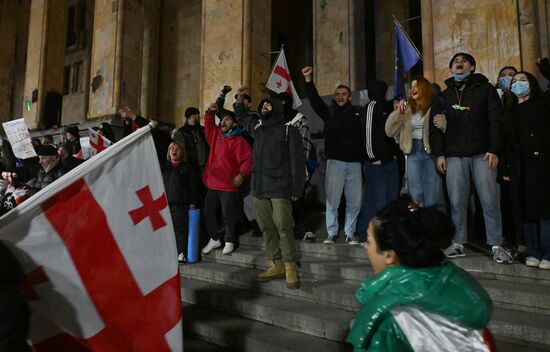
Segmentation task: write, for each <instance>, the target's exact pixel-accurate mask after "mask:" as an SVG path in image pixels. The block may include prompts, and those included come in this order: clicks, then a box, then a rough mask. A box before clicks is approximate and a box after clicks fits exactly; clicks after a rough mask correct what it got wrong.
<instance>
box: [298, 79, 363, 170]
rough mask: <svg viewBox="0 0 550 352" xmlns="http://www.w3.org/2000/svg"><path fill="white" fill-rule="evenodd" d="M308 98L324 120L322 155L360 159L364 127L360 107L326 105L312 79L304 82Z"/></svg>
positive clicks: (330, 157)
mask: <svg viewBox="0 0 550 352" xmlns="http://www.w3.org/2000/svg"><path fill="white" fill-rule="evenodd" d="M306 92H307V97H308V98H309V100H310V103H311V106H312V107H313V110H315V113H316V114H317V115H318V116H319V117H320V118H321V119H322V120H323V121H324V122H325V128H324V134H325V155H326V157H327V159H333V160H340V161H347V162H361V161H363V160H364V159H365V143H364V138H363V131H364V129H363V128H362V127H361V121H360V115H361V108H360V107H357V106H354V105H352V104H351V103H349V102H348V103H347V104H346V105H344V106H343V107H339V106H338V105H336V103H335V102H334V101H333V102H332V104H331V106H327V105H326V104H325V103H324V102H323V99H321V97H320V96H319V93H318V92H317V88H315V84H313V82H306Z"/></svg>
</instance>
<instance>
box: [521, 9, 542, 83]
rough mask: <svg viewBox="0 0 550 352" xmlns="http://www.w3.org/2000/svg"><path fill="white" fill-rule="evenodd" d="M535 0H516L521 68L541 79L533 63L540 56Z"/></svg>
mask: <svg viewBox="0 0 550 352" xmlns="http://www.w3.org/2000/svg"><path fill="white" fill-rule="evenodd" d="M537 10H538V3H537V0H518V17H519V36H520V53H521V66H522V68H523V70H525V71H528V72H531V73H533V74H534V75H536V76H537V78H539V79H541V78H542V76H541V75H540V74H539V69H538V67H537V65H536V63H535V61H536V59H537V58H539V57H540V56H541V48H540V36H539V28H538V18H537Z"/></svg>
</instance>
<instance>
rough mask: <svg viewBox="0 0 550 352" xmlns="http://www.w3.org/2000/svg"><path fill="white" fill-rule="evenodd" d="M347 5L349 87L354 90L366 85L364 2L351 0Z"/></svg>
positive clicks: (363, 87)
mask: <svg viewBox="0 0 550 352" xmlns="http://www.w3.org/2000/svg"><path fill="white" fill-rule="evenodd" d="M349 6H350V11H349V25H350V29H349V33H350V88H351V90H352V91H356V90H360V89H365V86H366V78H365V76H366V68H365V62H366V60H367V58H366V54H367V53H366V51H365V2H364V1H363V0H351V1H350V5H349Z"/></svg>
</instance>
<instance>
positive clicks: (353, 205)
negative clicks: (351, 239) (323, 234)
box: [325, 159, 361, 236]
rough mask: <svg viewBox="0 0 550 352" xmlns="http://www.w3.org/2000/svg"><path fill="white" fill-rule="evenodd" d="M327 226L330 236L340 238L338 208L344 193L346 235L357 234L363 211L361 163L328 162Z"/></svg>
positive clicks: (326, 187) (326, 177)
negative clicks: (359, 217) (357, 226)
mask: <svg viewBox="0 0 550 352" xmlns="http://www.w3.org/2000/svg"><path fill="white" fill-rule="evenodd" d="M325 191H326V195H327V201H326V207H327V212H326V219H325V221H326V225H327V233H328V235H329V236H338V206H339V205H340V200H341V199H342V191H344V194H345V195H346V222H345V225H344V231H345V232H346V235H348V236H351V235H353V234H355V224H356V223H357V215H359V210H361V163H359V162H356V163H353V162H346V161H340V160H333V159H329V160H327V173H326V176H325Z"/></svg>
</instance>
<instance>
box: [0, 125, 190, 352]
mask: <svg viewBox="0 0 550 352" xmlns="http://www.w3.org/2000/svg"><path fill="white" fill-rule="evenodd" d="M144 160H145V161H146V163H145V164H144ZM0 240H1V241H2V242H4V243H5V244H6V245H7V246H8V247H9V248H10V249H11V250H12V252H13V253H14V254H15V255H16V256H17V258H18V259H19V262H20V263H21V265H22V267H23V270H24V272H25V273H26V278H25V280H24V283H23V286H22V290H23V293H24V295H25V296H26V298H27V300H28V302H29V304H30V306H31V311H32V315H31V328H30V333H29V336H28V339H29V342H30V343H31V344H32V346H33V348H34V350H36V351H90V350H91V351H182V350H183V339H182V324H181V302H180V280H179V275H178V261H177V250H176V244H175V237H174V231H173V227H172V219H171V217H170V211H169V209H168V206H167V201H166V196H165V193H164V185H163V182H162V177H161V175H160V169H159V164H158V159H157V155H156V152H155V146H154V144H153V140H152V137H151V134H150V128H149V127H148V126H147V127H144V128H142V129H140V130H138V131H137V132H135V133H133V134H131V135H130V136H128V137H127V138H125V139H123V140H122V141H120V142H119V143H117V144H115V145H113V146H112V147H110V148H109V150H108V152H105V153H100V154H99V155H98V156H96V157H95V158H93V159H91V160H89V161H88V162H86V163H84V164H82V165H80V166H78V167H77V168H75V169H73V170H72V171H71V172H69V173H68V174H66V175H64V176H63V177H62V178H60V179H58V180H57V181H55V182H53V183H52V184H50V185H49V186H48V187H46V188H44V189H43V190H42V191H40V192H38V193H37V194H36V195H34V196H33V197H31V198H30V199H29V200H27V201H26V202H24V203H22V204H21V205H20V206H18V207H17V208H15V209H14V210H12V211H10V212H9V213H7V214H6V215H5V216H3V217H2V218H0Z"/></svg>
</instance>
